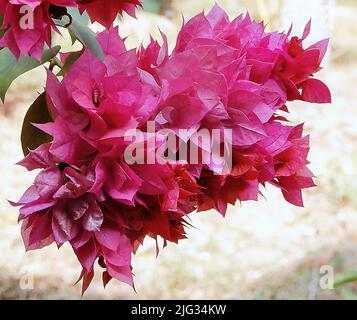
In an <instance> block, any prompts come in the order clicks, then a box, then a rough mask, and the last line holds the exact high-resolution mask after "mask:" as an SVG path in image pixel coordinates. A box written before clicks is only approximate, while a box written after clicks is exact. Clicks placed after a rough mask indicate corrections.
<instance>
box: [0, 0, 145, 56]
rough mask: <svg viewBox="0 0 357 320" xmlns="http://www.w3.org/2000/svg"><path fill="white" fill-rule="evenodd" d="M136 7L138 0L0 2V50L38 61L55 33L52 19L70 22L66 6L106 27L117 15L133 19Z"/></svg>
mask: <svg viewBox="0 0 357 320" xmlns="http://www.w3.org/2000/svg"><path fill="white" fill-rule="evenodd" d="M137 6H141V2H140V1H139V0H106V1H101V0H0V16H3V23H2V26H1V25H0V29H5V30H6V32H5V35H4V37H3V38H2V39H0V47H7V48H9V50H11V52H12V53H13V54H14V56H15V57H17V58H19V56H20V54H23V55H25V56H27V55H29V56H33V57H35V58H36V59H38V60H40V59H41V55H42V51H43V48H44V45H45V44H47V46H48V47H51V32H52V30H55V31H57V32H58V29H57V27H56V25H55V22H54V20H53V19H56V20H61V19H62V18H63V17H64V16H67V18H70V19H71V17H70V16H69V15H68V13H67V9H66V7H78V9H79V11H80V12H81V13H83V12H84V11H86V12H87V13H88V15H89V17H90V19H91V20H92V21H93V22H95V21H97V22H99V23H101V24H103V25H104V26H105V27H110V26H111V25H112V23H113V22H114V20H115V18H116V16H117V15H118V13H120V14H122V12H124V11H125V12H127V13H128V14H130V15H132V16H135V8H136V7H137ZM67 22H68V21H67ZM69 23H70V22H69Z"/></svg>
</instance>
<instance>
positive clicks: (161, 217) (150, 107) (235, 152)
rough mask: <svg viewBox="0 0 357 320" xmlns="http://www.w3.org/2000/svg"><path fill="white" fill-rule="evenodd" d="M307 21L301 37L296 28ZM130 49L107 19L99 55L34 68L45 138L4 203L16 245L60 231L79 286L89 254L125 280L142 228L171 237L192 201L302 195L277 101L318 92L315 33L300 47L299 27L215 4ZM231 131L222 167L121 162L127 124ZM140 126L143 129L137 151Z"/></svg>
mask: <svg viewBox="0 0 357 320" xmlns="http://www.w3.org/2000/svg"><path fill="white" fill-rule="evenodd" d="M308 29H309V26H308V27H307V29H306V32H305V35H304V38H305V37H306V36H307V35H308V32H309V30H308ZM163 40H164V43H163V44H162V45H159V44H158V43H157V42H155V41H151V43H150V45H149V46H148V47H147V48H143V47H142V48H140V49H139V50H138V52H136V51H134V50H129V51H128V50H127V49H126V48H125V45H124V42H123V40H122V39H121V38H119V36H118V30H117V29H109V30H107V31H105V32H103V33H101V34H99V35H98V41H99V43H100V44H101V46H102V50H103V52H104V55H105V59H104V60H103V61H101V60H99V59H98V58H96V57H95V56H94V55H93V54H92V53H91V52H90V51H89V50H84V52H83V53H82V55H81V57H80V58H79V59H78V60H77V62H75V64H74V65H73V66H72V68H71V69H70V71H69V72H68V73H67V74H66V75H65V77H64V79H63V81H61V82H60V81H58V80H57V78H56V77H55V76H54V75H53V74H52V73H51V72H48V80H47V85H46V92H47V100H48V104H49V108H50V110H51V113H52V114H53V116H54V121H53V122H52V123H49V124H45V125H39V126H38V127H39V128H40V129H42V130H43V131H45V132H47V133H49V134H50V135H52V136H53V142H51V143H49V144H45V145H42V146H40V147H39V148H38V149H37V150H34V151H31V152H30V154H29V155H28V156H27V157H26V158H25V159H24V160H23V161H22V162H21V163H20V164H21V165H23V166H25V167H26V168H27V169H29V170H34V169H41V172H40V173H39V175H38V176H37V178H36V179H35V181H34V184H33V185H32V186H31V187H30V188H29V189H28V190H27V191H26V193H25V194H24V196H23V197H22V199H20V201H19V202H18V203H16V204H14V205H18V206H21V209H20V219H21V220H23V223H22V234H23V239H24V242H25V246H26V248H27V249H28V250H32V249H38V248H42V247H44V246H46V245H49V244H51V243H53V242H55V243H56V244H57V245H58V246H61V245H62V244H63V243H65V242H69V243H70V244H71V246H72V248H73V250H74V252H75V254H76V255H77V257H78V259H79V261H80V263H81V265H82V266H83V272H82V274H81V279H83V289H84V290H85V289H86V288H87V287H88V285H89V284H90V282H91V280H92V278H93V273H94V263H95V261H96V260H98V263H99V265H100V266H101V267H103V268H104V271H103V282H104V284H106V283H107V282H108V281H109V280H110V279H111V278H115V279H118V280H120V281H123V282H126V283H129V284H130V285H133V279H132V273H131V253H132V252H136V250H137V248H138V247H139V245H140V244H141V243H142V242H143V241H144V239H145V237H147V236H150V237H152V238H154V239H156V241H157V239H158V237H161V238H163V239H164V242H165V243H166V242H167V241H171V242H176V243H177V242H178V241H179V240H180V239H183V238H185V229H184V227H185V225H188V223H187V222H186V220H187V216H188V215H189V214H190V213H192V212H194V211H195V210H196V209H198V210H199V211H204V210H208V209H212V208H214V209H216V210H218V211H219V212H220V213H221V214H222V215H224V214H225V213H226V209H227V205H228V204H235V203H236V201H237V200H239V201H246V200H257V199H258V195H259V193H260V191H259V186H260V185H263V186H264V185H265V184H267V183H270V184H273V185H275V186H277V187H278V188H280V189H281V190H282V193H283V195H284V197H285V199H286V200H287V201H289V202H291V203H293V204H295V205H298V206H301V205H303V202H302V196H301V190H302V189H305V188H309V187H312V186H314V183H313V179H312V178H313V175H312V173H311V172H310V171H309V169H308V168H307V164H308V161H307V155H308V151H309V139H308V137H304V136H303V126H302V125H298V126H292V125H288V124H286V123H287V120H286V119H285V118H284V117H282V116H281V115H278V114H277V112H278V111H287V107H286V102H287V101H288V100H296V99H300V100H304V101H308V102H317V103H328V102H330V100H331V97H330V93H329V91H328V89H327V87H326V86H325V85H324V84H323V83H322V82H320V81H319V80H316V79H314V78H313V74H314V73H315V72H316V71H319V70H320V63H321V60H322V58H323V56H324V54H325V52H326V47H327V41H322V42H319V43H318V44H316V45H314V46H312V47H310V48H307V49H304V48H303V46H302V40H303V39H299V38H292V39H291V40H290V39H289V35H286V34H283V33H266V32H265V31H264V26H263V24H261V23H256V22H254V21H252V20H251V19H250V17H249V16H248V15H246V16H240V17H238V18H237V19H235V20H234V21H232V22H230V21H229V20H228V17H227V16H226V14H225V13H224V11H223V10H222V9H220V8H219V7H218V6H215V8H214V9H213V10H212V11H211V12H210V13H209V14H208V15H207V16H205V15H204V14H203V13H202V14H200V15H198V16H196V17H194V18H193V19H192V20H190V21H189V22H187V23H186V24H184V26H183V28H182V30H181V31H180V33H179V36H178V39H177V44H176V47H175V49H174V50H173V52H172V54H169V53H168V46H167V40H166V37H165V36H164V35H163ZM149 120H151V121H155V124H156V126H157V130H160V129H171V130H173V131H174V132H177V133H178V140H179V142H180V143H181V144H184V143H187V141H188V140H189V139H190V136H187V135H186V136H184V137H183V136H180V133H179V132H180V130H179V129H188V131H187V132H194V131H197V130H199V129H202V128H205V129H218V130H224V129H231V130H232V133H233V135H232V155H231V156H232V164H233V166H232V170H231V171H230V172H224V173H222V174H220V175H217V168H216V167H215V166H214V165H213V164H210V163H208V164H206V163H200V164H193V163H186V164H185V163H182V162H176V163H175V162H173V161H171V162H167V163H163V164H162V163H155V164H128V163H127V162H126V161H125V158H124V152H125V150H126V148H127V147H128V146H129V145H130V142H128V141H127V139H126V132H127V130H129V129H140V130H142V131H144V132H145V130H146V123H147V122H148V121H149ZM150 139H151V138H150V136H149V135H144V136H143V140H144V142H145V143H146V144H144V146H145V148H149V147H148V145H149V144H148V141H149V140H150Z"/></svg>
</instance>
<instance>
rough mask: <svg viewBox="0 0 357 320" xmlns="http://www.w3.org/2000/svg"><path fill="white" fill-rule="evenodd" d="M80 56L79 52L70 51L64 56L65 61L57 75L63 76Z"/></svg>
mask: <svg viewBox="0 0 357 320" xmlns="http://www.w3.org/2000/svg"><path fill="white" fill-rule="evenodd" d="M80 56H81V53H80V52H71V53H70V54H69V55H68V57H67V58H66V61H65V62H64V65H63V67H62V69H61V71H60V72H58V74H57V76H64V75H65V74H66V73H67V72H68V70H69V69H70V68H71V67H72V65H73V63H75V62H76V61H77V60H78V59H79V57H80Z"/></svg>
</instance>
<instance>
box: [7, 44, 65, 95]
mask: <svg viewBox="0 0 357 320" xmlns="http://www.w3.org/2000/svg"><path fill="white" fill-rule="evenodd" d="M60 49H61V47H60V46H56V47H54V48H52V49H47V50H45V51H44V52H43V54H42V60H41V61H37V60H36V59H35V58H32V57H24V56H20V58H19V60H16V58H15V57H14V56H13V54H12V53H11V52H10V51H9V49H7V48H3V49H1V50H0V98H1V100H2V102H4V101H5V95H6V92H7V90H8V89H9V87H10V85H11V83H12V82H13V81H14V80H15V79H16V78H17V77H19V76H21V75H22V74H24V73H25V72H27V71H30V70H32V69H35V68H37V67H39V66H40V65H42V64H44V63H46V62H48V61H50V60H51V59H52V58H53V57H55V56H56V55H57V54H58V52H59V51H60Z"/></svg>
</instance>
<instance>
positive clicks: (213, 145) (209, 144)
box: [124, 121, 233, 175]
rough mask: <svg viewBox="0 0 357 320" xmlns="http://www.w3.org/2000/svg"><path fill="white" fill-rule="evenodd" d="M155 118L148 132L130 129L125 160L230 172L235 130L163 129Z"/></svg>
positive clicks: (127, 161)
mask: <svg viewBox="0 0 357 320" xmlns="http://www.w3.org/2000/svg"><path fill="white" fill-rule="evenodd" d="M155 126H156V125H155V121H148V123H147V130H146V131H145V132H143V131H141V130H139V129H130V130H128V131H126V132H125V135H124V140H125V141H126V142H128V143H129V145H128V146H127V147H126V149H125V151H124V159H125V162H126V163H127V164H129V165H133V164H166V163H174V164H193V165H197V164H202V165H207V166H209V168H210V169H212V171H213V172H214V173H215V174H219V175H222V174H229V173H230V172H231V170H232V162H233V159H232V158H233V155H232V139H233V134H232V130H231V129H211V130H209V129H199V130H192V129H177V130H176V129H167V128H165V129H160V130H157V131H156V127H155Z"/></svg>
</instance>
